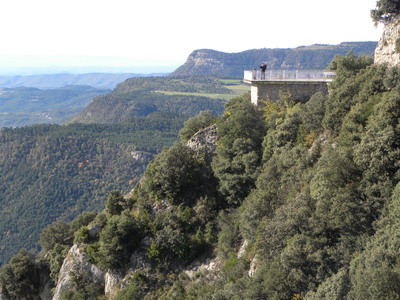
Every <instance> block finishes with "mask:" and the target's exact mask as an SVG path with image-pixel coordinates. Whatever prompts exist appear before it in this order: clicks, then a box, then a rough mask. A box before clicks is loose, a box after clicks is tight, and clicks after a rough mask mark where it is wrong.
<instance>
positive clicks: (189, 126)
mask: <svg viewBox="0 0 400 300" xmlns="http://www.w3.org/2000/svg"><path fill="white" fill-rule="evenodd" d="M213 121H215V117H214V116H213V114H212V111H210V110H203V111H201V112H200V113H199V114H198V115H197V116H195V117H191V118H189V119H187V121H186V122H185V124H184V126H183V128H182V129H181V130H180V131H179V136H180V137H181V140H182V141H184V142H185V141H187V140H189V139H190V138H191V137H192V136H193V135H194V134H195V133H196V132H197V131H199V130H200V129H202V128H205V127H207V126H209V125H211V124H212V122H213Z"/></svg>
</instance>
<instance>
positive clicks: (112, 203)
mask: <svg viewBox="0 0 400 300" xmlns="http://www.w3.org/2000/svg"><path fill="white" fill-rule="evenodd" d="M124 202H125V200H124V197H123V196H122V194H121V192H119V191H111V192H110V195H108V198H107V201H106V209H107V212H109V213H110V214H111V215H120V214H121V212H122V211H123V210H124V208H123V203H124Z"/></svg>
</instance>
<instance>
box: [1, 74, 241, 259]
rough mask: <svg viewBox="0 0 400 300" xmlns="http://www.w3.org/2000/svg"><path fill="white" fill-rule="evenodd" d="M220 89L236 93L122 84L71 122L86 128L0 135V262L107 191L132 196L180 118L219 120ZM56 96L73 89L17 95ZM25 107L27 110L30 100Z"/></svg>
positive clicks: (13, 98) (207, 83)
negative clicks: (201, 116) (204, 112)
mask: <svg viewBox="0 0 400 300" xmlns="http://www.w3.org/2000/svg"><path fill="white" fill-rule="evenodd" d="M229 84H232V83H231V82H230V83H229ZM227 87H234V88H236V87H239V88H240V86H238V85H234V86H232V85H227V84H225V83H223V82H221V81H219V80H216V79H209V78H197V79H195V78H187V79H179V80H176V79H170V78H162V77H157V78H135V79H129V80H127V81H126V82H125V83H123V84H121V85H119V86H118V88H117V89H115V90H114V91H113V92H112V93H109V94H106V95H104V96H103V97H99V98H97V99H95V100H94V101H93V103H92V104H91V105H90V106H89V109H88V110H86V116H85V117H84V118H79V117H77V118H76V119H75V121H76V120H79V121H82V122H83V121H85V122H87V123H90V124H81V123H76V122H71V124H69V125H66V126H55V125H54V126H52V125H35V126H31V127H23V128H18V129H10V128H7V129H3V130H1V131H0V141H1V143H0V207H1V210H0V245H1V246H0V263H4V262H7V261H8V259H9V258H10V256H12V255H13V254H15V253H16V251H17V250H18V249H19V248H21V247H24V248H27V249H31V248H36V247H37V246H38V238H39V233H40V231H41V229H42V228H43V227H44V226H46V225H48V224H49V223H51V222H53V221H55V220H71V219H72V218H74V217H75V216H77V215H78V214H80V213H82V212H84V211H88V210H97V211H99V210H102V209H103V207H104V200H105V198H106V195H107V194H108V193H109V192H110V191H111V190H115V189H117V190H120V191H122V192H123V193H126V192H128V191H129V190H130V189H132V188H133V186H134V184H135V183H136V182H137V180H138V178H140V177H141V176H142V174H143V171H144V169H145V167H146V165H147V164H148V162H149V161H150V160H151V159H152V157H153V155H154V154H156V153H158V152H160V151H161V150H162V149H163V147H165V146H168V145H171V144H172V143H173V142H174V141H175V140H176V139H177V138H178V131H179V129H180V128H181V127H182V126H183V123H184V121H185V120H186V119H187V118H188V117H190V116H193V115H196V114H198V113H199V112H200V111H202V110H208V112H207V114H209V115H213V114H215V115H217V114H221V113H222V111H223V105H224V103H225V101H226V100H225V99H223V98H224V97H234V95H235V92H234V91H233V90H232V89H228V88H227ZM79 89H84V90H85V89H89V90H92V88H88V87H79V88H78V90H79ZM59 90H63V91H66V92H68V91H70V93H69V94H73V92H74V91H76V90H77V87H65V88H62V89H55V90H49V91H43V90H39V89H32V88H19V89H17V91H19V92H21V93H22V94H23V93H25V94H24V95H25V98H29V99H36V98H38V99H39V98H40V99H39V100H41V101H39V100H38V102H40V104H37V105H41V107H42V108H43V105H44V104H45V103H47V102H48V101H46V99H45V95H48V94H51V95H53V96H54V95H58V94H57V93H58V92H59ZM239 90H240V89H239ZM17 91H16V90H14V89H5V90H4V96H7V97H8V98H7V99H8V102H7V103H9V106H21V105H22V104H24V103H22V102H21V101H22V100H17V99H20V98H21V97H20V96H21V93H17ZM67 94H68V93H67ZM18 95H19V96H18ZM62 95H64V96H65V93H64V94H62ZM59 96H60V95H59ZM60 97H61V96H60ZM22 98H24V97H22ZM53 98H54V97H53ZM41 102H43V103H41ZM18 103H19V105H17V104H18ZM25 104H26V106H27V107H26V109H30V108H31V107H30V106H31V105H32V104H30V101H28V103H25ZM66 105H67V104H66V103H62V101H60V102H59V103H58V107H59V109H64V110H67V109H71V108H73V105H72V104H71V103H70V104H69V105H67V106H68V107H65V106H66ZM48 106H49V105H48ZM6 107H7V105H6ZM94 121H97V123H94ZM100 123H101V124H100ZM104 123H107V124H104Z"/></svg>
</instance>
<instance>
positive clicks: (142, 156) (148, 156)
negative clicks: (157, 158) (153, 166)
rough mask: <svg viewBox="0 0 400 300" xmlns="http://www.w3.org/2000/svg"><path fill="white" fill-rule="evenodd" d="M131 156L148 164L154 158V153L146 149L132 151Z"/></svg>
mask: <svg viewBox="0 0 400 300" xmlns="http://www.w3.org/2000/svg"><path fill="white" fill-rule="evenodd" d="M131 156H132V158H133V159H134V160H135V162H137V163H140V164H148V163H149V162H150V161H151V160H152V159H153V157H154V154H153V153H150V152H145V151H132V152H131Z"/></svg>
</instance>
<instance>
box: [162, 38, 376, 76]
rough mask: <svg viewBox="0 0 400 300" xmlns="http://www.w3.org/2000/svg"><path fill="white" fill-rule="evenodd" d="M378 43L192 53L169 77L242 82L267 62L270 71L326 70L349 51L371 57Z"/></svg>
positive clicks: (204, 50)
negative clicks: (193, 77) (246, 75)
mask: <svg viewBox="0 0 400 300" xmlns="http://www.w3.org/2000/svg"><path fill="white" fill-rule="evenodd" d="M376 45H377V42H373V41H369V42H343V43H341V44H338V45H325V44H314V45H311V46H299V47H297V48H275V49H274V48H262V49H249V50H245V51H242V52H234V53H226V52H221V51H217V50H212V49H197V50H194V51H193V52H192V53H191V54H190V55H189V57H188V58H187V60H186V62H185V63H184V64H183V65H182V66H180V67H179V68H177V69H176V70H175V71H174V72H172V73H171V74H170V75H169V76H172V77H183V76H194V75H197V76H199V75H200V76H213V77H220V78H235V79H241V78H242V77H243V71H244V70H252V69H254V68H258V66H259V64H260V63H261V62H266V63H267V65H268V67H269V68H270V69H285V70H293V69H325V68H326V67H327V66H328V64H329V63H330V62H331V61H332V59H333V58H334V57H335V56H336V55H345V54H347V53H348V52H349V51H352V52H353V53H354V54H355V55H361V54H365V55H368V56H372V55H373V53H374V51H375V48H376Z"/></svg>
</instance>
